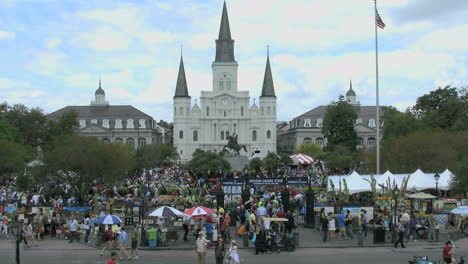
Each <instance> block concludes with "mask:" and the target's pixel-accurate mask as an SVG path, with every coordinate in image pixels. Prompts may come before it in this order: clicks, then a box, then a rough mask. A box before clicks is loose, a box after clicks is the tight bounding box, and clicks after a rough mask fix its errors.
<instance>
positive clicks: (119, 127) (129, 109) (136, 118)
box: [47, 81, 172, 148]
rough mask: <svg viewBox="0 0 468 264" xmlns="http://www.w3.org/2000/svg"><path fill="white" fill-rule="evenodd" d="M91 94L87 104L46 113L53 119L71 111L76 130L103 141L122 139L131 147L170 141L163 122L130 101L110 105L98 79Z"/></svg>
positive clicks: (112, 141)
mask: <svg viewBox="0 0 468 264" xmlns="http://www.w3.org/2000/svg"><path fill="white" fill-rule="evenodd" d="M94 96H95V100H94V101H92V102H91V104H90V105H73V106H66V107H64V108H62V109H59V110H57V111H55V112H53V113H50V114H48V115H47V117H48V118H50V119H52V120H57V119H59V118H60V117H61V116H62V115H63V114H64V113H66V112H69V111H75V112H76V113H77V114H78V117H77V119H78V122H79V127H78V130H77V133H78V134H80V135H83V136H89V137H94V138H96V139H97V140H99V141H101V142H103V143H114V142H115V143H126V144H129V145H131V146H133V147H135V148H137V147H139V146H143V145H146V144H169V143H171V140H172V139H171V133H172V132H171V131H170V128H168V127H167V125H166V123H164V122H162V121H161V122H160V123H161V124H159V123H157V122H156V121H155V120H154V119H153V118H152V117H151V116H149V115H148V114H145V113H143V112H142V111H140V110H138V109H136V108H135V107H133V106H131V105H110V104H109V102H108V101H106V93H105V92H104V90H103V89H102V87H101V81H99V88H98V89H97V90H96V92H95V93H94Z"/></svg>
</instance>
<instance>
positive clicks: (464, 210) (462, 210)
mask: <svg viewBox="0 0 468 264" xmlns="http://www.w3.org/2000/svg"><path fill="white" fill-rule="evenodd" d="M450 213H451V214H459V215H468V206H460V207H457V208H455V209H453V210H452V211H450Z"/></svg>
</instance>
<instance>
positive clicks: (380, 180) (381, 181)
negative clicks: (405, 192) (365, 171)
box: [376, 170, 402, 190]
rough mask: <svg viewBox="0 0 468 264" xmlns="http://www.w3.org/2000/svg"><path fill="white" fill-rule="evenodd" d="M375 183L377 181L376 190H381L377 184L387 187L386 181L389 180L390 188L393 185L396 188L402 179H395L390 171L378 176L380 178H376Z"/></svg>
mask: <svg viewBox="0 0 468 264" xmlns="http://www.w3.org/2000/svg"><path fill="white" fill-rule="evenodd" d="M376 178H377V179H376V181H377V189H379V190H380V189H381V188H380V187H379V184H382V185H384V186H386V185H387V182H388V180H390V186H393V184H394V183H395V184H396V185H397V186H401V182H402V179H400V178H397V177H395V175H393V174H392V173H391V172H390V171H388V170H387V171H386V172H385V173H384V174H382V175H380V176H377V177H376Z"/></svg>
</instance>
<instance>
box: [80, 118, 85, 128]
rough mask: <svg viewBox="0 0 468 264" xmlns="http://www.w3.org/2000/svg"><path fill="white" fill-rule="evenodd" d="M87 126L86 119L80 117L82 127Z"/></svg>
mask: <svg viewBox="0 0 468 264" xmlns="http://www.w3.org/2000/svg"><path fill="white" fill-rule="evenodd" d="M85 126H86V120H84V119H80V128H83V127H85Z"/></svg>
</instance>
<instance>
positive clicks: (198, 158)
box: [186, 150, 231, 176]
mask: <svg viewBox="0 0 468 264" xmlns="http://www.w3.org/2000/svg"><path fill="white" fill-rule="evenodd" d="M186 167H187V168H188V169H190V170H192V171H194V172H195V173H196V174H198V175H202V176H203V175H208V174H211V175H216V174H217V173H218V170H219V169H222V170H224V171H227V170H229V169H231V164H229V162H228V161H227V160H225V159H224V158H223V156H222V155H221V154H218V153H215V152H205V151H203V150H197V151H195V152H194V153H193V155H192V159H191V160H190V161H189V162H188V163H187V166H186Z"/></svg>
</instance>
